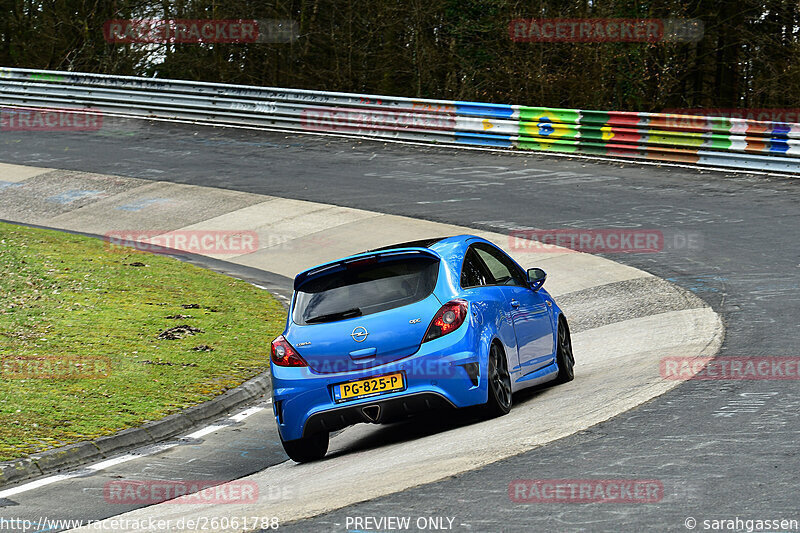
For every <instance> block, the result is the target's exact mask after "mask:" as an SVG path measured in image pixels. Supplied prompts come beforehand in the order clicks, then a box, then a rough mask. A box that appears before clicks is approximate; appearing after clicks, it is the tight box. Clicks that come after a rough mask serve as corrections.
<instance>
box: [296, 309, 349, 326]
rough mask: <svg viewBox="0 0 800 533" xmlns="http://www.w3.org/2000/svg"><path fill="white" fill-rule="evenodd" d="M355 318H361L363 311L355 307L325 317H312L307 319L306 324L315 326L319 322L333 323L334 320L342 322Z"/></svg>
mask: <svg viewBox="0 0 800 533" xmlns="http://www.w3.org/2000/svg"><path fill="white" fill-rule="evenodd" d="M354 316H361V309H359V308H358V307H354V308H352V309H347V310H346V311H337V312H336V313H328V314H325V315H317V316H312V317H311V318H307V319H306V324H315V323H317V322H331V321H333V320H340V319H342V318H353V317H354Z"/></svg>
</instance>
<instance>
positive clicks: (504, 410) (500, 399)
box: [484, 344, 511, 418]
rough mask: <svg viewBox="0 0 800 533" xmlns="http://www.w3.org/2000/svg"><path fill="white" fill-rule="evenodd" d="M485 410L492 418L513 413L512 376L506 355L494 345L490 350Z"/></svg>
mask: <svg viewBox="0 0 800 533" xmlns="http://www.w3.org/2000/svg"><path fill="white" fill-rule="evenodd" d="M484 410H485V412H486V415H487V416H488V417H490V418H494V417H496V416H502V415H505V414H508V412H509V411H511V376H510V375H509V374H508V364H507V363H506V356H505V353H504V352H503V349H502V348H500V346H498V345H497V344H492V347H491V348H490V349H489V398H488V399H487V400H486V404H485V405H484Z"/></svg>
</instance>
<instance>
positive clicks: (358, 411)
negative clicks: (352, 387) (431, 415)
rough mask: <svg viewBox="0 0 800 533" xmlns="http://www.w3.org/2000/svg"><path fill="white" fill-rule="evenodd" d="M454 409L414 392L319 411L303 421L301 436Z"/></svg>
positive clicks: (429, 395)
mask: <svg viewBox="0 0 800 533" xmlns="http://www.w3.org/2000/svg"><path fill="white" fill-rule="evenodd" d="M448 407H450V408H453V407H455V405H453V404H452V403H451V402H450V400H448V399H447V398H445V397H444V396H441V395H440V394H437V393H435V392H416V393H413V394H404V395H402V396H398V397H394V398H388V399H385V400H379V399H374V400H373V401H371V402H366V403H362V404H357V405H350V404H346V405H342V406H340V407H336V408H335V409H329V410H327V411H319V412H317V413H314V414H313V415H311V416H310V417H308V420H306V423H305V426H304V428H303V436H304V437H305V436H308V435H312V434H314V433H318V432H320V431H327V432H331V431H337V430H339V429H343V428H346V427H347V426H352V425H354V424H358V423H360V422H367V423H372V424H382V423H385V422H391V421H393V420H399V419H402V418H404V417H406V416H409V415H412V414H414V413H421V412H423V411H430V410H433V409H446V408H448Z"/></svg>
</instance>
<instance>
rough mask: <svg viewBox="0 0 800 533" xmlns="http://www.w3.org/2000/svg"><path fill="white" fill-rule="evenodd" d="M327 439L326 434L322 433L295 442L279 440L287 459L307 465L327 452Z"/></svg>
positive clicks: (325, 432)
mask: <svg viewBox="0 0 800 533" xmlns="http://www.w3.org/2000/svg"><path fill="white" fill-rule="evenodd" d="M328 437H329V435H328V432H327V431H323V432H321V433H315V434H314V435H310V436H308V437H303V438H300V439H297V440H283V439H281V444H283V449H284V451H286V455H288V456H289V459H291V460H292V461H295V462H296V463H309V462H311V461H318V460H319V459H322V458H323V457H325V454H326V453H327V452H328V440H329V438H328Z"/></svg>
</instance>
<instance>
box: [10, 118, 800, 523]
mask: <svg viewBox="0 0 800 533" xmlns="http://www.w3.org/2000/svg"><path fill="white" fill-rule="evenodd" d="M0 161H3V162H6V163H18V164H26V165H34V166H43V167H51V168H62V169H74V170H83V171H89V172H102V173H105V174H116V175H121V176H131V177H143V178H149V179H158V180H164V181H171V182H176V183H191V184H197V185H208V186H214V187H221V188H228V189H235V190H240V191H247V192H256V193H261V194H270V195H275V196H281V197H287V198H296V199H302V200H310V201H317V202H324V203H333V204H337V205H342V206H348V207H354V208H362V209H370V210H374V211H380V212H385V213H392V214H399V215H406V216H410V217H416V218H424V219H430V220H436V221H440V222H447V223H454V224H459V225H464V226H470V227H474V228H476V229H484V230H492V231H498V232H508V231H510V230H512V229H515V228H524V227H535V228H614V227H624V228H631V227H639V228H646V229H661V230H662V231H663V232H664V234H665V236H667V237H668V239H667V241H668V246H669V249H668V250H667V251H665V252H663V253H659V254H626V255H613V256H608V257H610V258H612V259H614V260H615V261H619V262H622V263H625V264H629V265H631V266H635V267H637V268H641V269H643V270H646V271H648V272H651V273H653V274H655V275H657V276H659V277H662V278H665V279H667V280H669V281H672V282H674V283H676V284H678V285H680V286H682V287H684V288H686V289H688V290H691V291H692V292H694V293H695V294H696V295H698V296H700V297H701V298H703V299H704V300H705V301H706V302H708V303H709V304H710V305H711V306H712V307H713V308H714V310H715V311H717V312H718V313H720V314H721V315H722V317H723V320H724V321H725V326H726V339H725V342H724V345H723V348H722V351H721V352H720V356H721V357H726V356H797V355H799V354H798V345H799V344H800V343H798V333H797V328H798V326H799V325H800V247H799V246H798V238H797V230H796V228H797V227H798V226H799V225H800V224H799V223H800V195H798V192H797V190H796V187H797V182H796V179H795V178H786V177H768V176H761V175H748V174H739V175H737V174H732V173H719V172H709V171H706V172H700V171H697V170H682V169H674V168H673V169H666V168H659V167H655V166H641V165H637V164H633V163H625V164H609V163H592V162H589V161H586V160H569V159H564V158H545V157H541V156H537V155H533V154H531V155H528V154H525V155H511V154H496V153H491V152H479V151H462V150H452V149H442V148H433V147H420V146H404V145H398V144H385V143H380V142H368V141H363V142H362V141H350V140H344V139H336V138H327V137H319V136H304V135H285V134H277V133H269V132H250V131H235V130H226V129H214V128H205V127H191V126H176V125H164V124H155V125H148V124H146V123H144V122H142V121H130V122H119V123H116V124H107V125H106V127H104V130H102V131H101V132H100V133H99V134H88V133H83V134H82V133H58V134H55V133H32V132H3V133H2V136H0ZM687 238H688V239H689V240H691V241H692V242H693V243H694V244H693V245H691V246H688V245H686V244H685V240H686V239H687ZM798 407H800V391H799V390H798V384H797V382H796V381H789V380H770V381H690V382H687V383H684V384H682V385H680V386H679V387H677V388H676V389H673V390H672V391H670V392H668V393H667V394H665V395H663V396H660V397H659V398H656V399H654V400H652V401H650V402H648V403H646V404H644V405H642V406H640V407H638V408H636V409H633V410H631V411H629V412H627V413H624V414H622V415H619V416H617V417H615V418H614V419H612V420H609V421H607V422H605V423H602V424H599V425H597V426H594V427H592V428H590V429H589V430H586V431H583V432H580V433H578V434H575V435H573V436H570V437H567V438H564V439H561V440H559V441H556V442H553V443H550V444H548V445H546V446H542V447H540V448H537V449H534V450H531V451H530V452H527V453H524V454H521V455H518V456H516V457H513V458H511V459H507V460H503V461H500V462H498V463H495V464H491V465H489V466H486V467H483V468H481V469H478V470H475V471H472V472H469V473H466V474H463V475H460V476H457V477H455V478H450V479H446V480H443V481H440V482H437V483H432V484H428V485H424V486H421V487H417V488H414V489H410V490H407V491H404V492H402V493H397V494H393V495H389V496H385V497H382V498H378V499H375V500H372V501H369V502H364V503H361V504H357V505H352V506H349V507H346V508H343V509H341V510H339V511H336V512H332V513H329V514H326V515H322V516H319V517H316V518H313V519H310V520H306V521H301V522H298V523H295V524H288V525H284V526H282V527H281V530H288V531H295V530H296V531H308V530H336V531H342V530H345V529H348V528H349V529H353V522H352V521H350V522H348V520H347V519H348V517H350V518H351V519H352V518H353V517H365V516H376V517H380V516H387V515H388V516H410V517H412V522H413V521H414V520H416V519H417V518H418V517H437V516H438V517H449V518H453V519H454V520H453V526H452V527H453V529H454V530H459V531H517V530H521V529H527V528H530V527H535V528H536V529H546V530H562V531H572V530H591V531H598V530H603V531H610V530H626V531H627V530H644V529H653V530H670V531H686V530H687V529H686V527H685V519H686V518H687V517H693V518H695V519H697V520H698V521H699V525H698V526H697V529H698V530H702V528H703V520H711V519H735V518H736V517H739V518H740V519H762V520H765V519H781V518H786V519H795V520H800V511H798V501H799V500H800V498H799V497H798V495H797V481H798V473H799V472H800V461H799V460H798V455H797V444H796V442H797V440H798V430H800V419H799V418H798ZM531 423H535V421H531ZM498 438H501V437H500V436H498ZM583 478H590V479H620V478H626V479H657V480H660V481H661V482H662V483H663V485H664V497H663V499H662V501H661V502H659V503H654V504H610V503H605V504H603V503H597V504H574V503H573V504H518V503H513V502H511V501H510V499H509V496H508V486H509V483H510V482H511V481H512V480H515V479H583ZM343 483H346V480H343ZM53 497H55V496H53ZM445 523H448V522H447V520H445Z"/></svg>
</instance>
